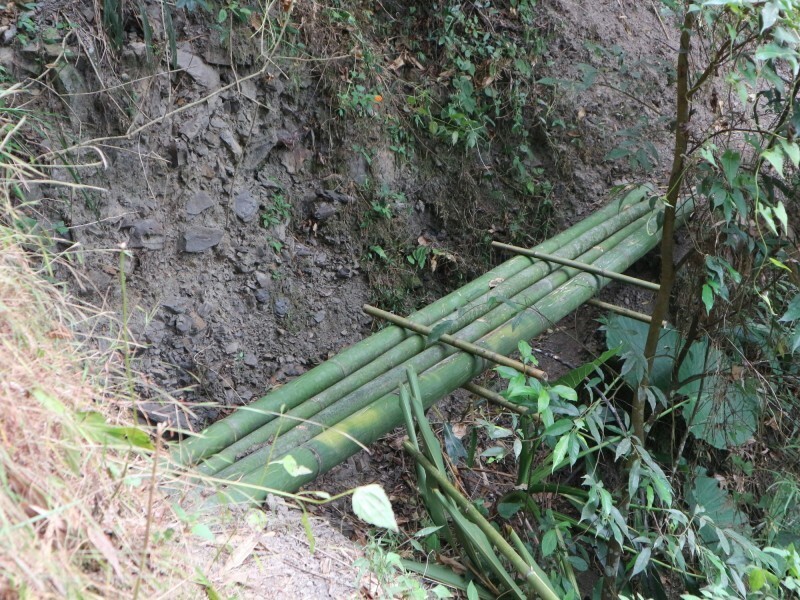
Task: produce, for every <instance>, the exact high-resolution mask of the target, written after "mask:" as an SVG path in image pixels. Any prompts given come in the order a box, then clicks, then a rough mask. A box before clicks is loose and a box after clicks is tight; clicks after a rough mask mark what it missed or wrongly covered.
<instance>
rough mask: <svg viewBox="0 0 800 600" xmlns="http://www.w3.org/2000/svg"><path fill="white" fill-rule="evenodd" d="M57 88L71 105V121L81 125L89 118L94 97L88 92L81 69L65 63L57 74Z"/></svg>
mask: <svg viewBox="0 0 800 600" xmlns="http://www.w3.org/2000/svg"><path fill="white" fill-rule="evenodd" d="M55 82H56V90H58V91H59V92H60V93H61V94H62V95H63V97H65V98H66V100H67V102H68V103H69V107H70V121H72V122H73V123H75V124H77V125H80V124H82V123H85V122H86V121H87V120H88V119H89V115H90V114H91V112H92V103H93V102H94V97H93V96H92V95H91V94H87V93H86V91H87V90H86V82H85V81H84V80H83V76H82V75H81V74H80V71H78V69H76V68H75V67H73V66H72V65H70V64H68V63H63V64H62V66H61V68H59V70H58V73H57V75H56V79H55Z"/></svg>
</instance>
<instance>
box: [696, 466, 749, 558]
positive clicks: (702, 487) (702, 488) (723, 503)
mask: <svg viewBox="0 0 800 600" xmlns="http://www.w3.org/2000/svg"><path fill="white" fill-rule="evenodd" d="M686 500H687V502H688V504H689V508H690V509H691V510H693V511H694V510H696V509H697V507H698V506H701V507H703V508H704V509H705V515H706V516H707V517H708V518H709V519H711V521H712V522H713V525H710V524H708V525H704V526H703V527H701V528H700V532H699V533H700V538H701V539H702V540H703V541H704V542H705V543H706V544H713V545H716V544H717V543H719V542H720V541H721V540H720V539H719V536H718V530H719V531H721V530H723V529H728V530H731V529H732V530H734V531H737V532H739V533H741V534H744V535H747V536H749V535H750V534H751V533H752V531H751V528H750V524H749V521H748V518H747V515H745V514H744V513H742V512H741V511H740V510H739V509H738V508H737V506H736V503H735V502H734V500H733V498H732V497H731V496H730V494H728V492H727V490H724V489H722V488H721V487H720V486H719V482H718V481H717V480H716V479H714V478H713V477H707V476H706V475H698V476H697V477H695V479H694V481H693V482H692V485H691V487H690V488H689V492H688V494H687V495H686ZM723 537H724V536H723ZM726 541H727V540H726Z"/></svg>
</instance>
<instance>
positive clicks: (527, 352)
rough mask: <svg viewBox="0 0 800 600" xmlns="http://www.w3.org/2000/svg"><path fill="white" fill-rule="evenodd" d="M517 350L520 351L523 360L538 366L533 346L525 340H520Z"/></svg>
mask: <svg viewBox="0 0 800 600" xmlns="http://www.w3.org/2000/svg"><path fill="white" fill-rule="evenodd" d="M517 348H518V349H519V354H520V356H522V358H523V360H525V361H531V362H533V363H534V364H536V362H537V361H536V357H535V356H534V355H533V348H531V345H530V344H529V343H528V342H526V341H525V340H520V341H519V343H518V344H517Z"/></svg>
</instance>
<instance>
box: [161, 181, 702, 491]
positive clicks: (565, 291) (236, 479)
mask: <svg viewBox="0 0 800 600" xmlns="http://www.w3.org/2000/svg"><path fill="white" fill-rule="evenodd" d="M649 192H650V190H648V189H646V188H637V189H636V190H634V191H632V192H630V193H629V194H628V195H627V196H626V197H625V198H623V199H621V200H617V201H614V202H612V203H611V204H609V205H608V206H606V207H604V208H602V209H600V210H599V211H597V212H595V213H594V214H592V215H591V216H589V217H588V218H586V219H584V220H583V221H581V222H579V223H577V224H576V225H574V226H572V227H570V228H569V229H567V230H565V231H563V232H562V233H560V234H558V235H556V236H555V237H553V238H551V239H549V240H547V241H546V242H544V243H542V244H539V245H538V246H536V247H535V248H533V249H531V250H523V249H519V248H514V247H510V246H505V245H503V244H495V245H496V246H498V247H501V248H504V249H506V250H511V251H513V252H515V253H516V254H517V256H515V257H514V258H512V259H510V260H508V261H506V262H505V263H503V264H501V265H500V266H498V267H496V268H494V269H492V270H491V271H489V272H487V273H486V274H485V275H483V276H482V277H479V278H478V279H475V280H474V281H472V282H471V283H468V284H467V285H465V286H463V287H461V288H459V289H458V290H456V291H454V292H452V293H451V294H449V295H447V296H445V297H443V298H441V299H440V300H438V301H436V302H434V303H432V304H430V305H428V306H427V307H425V308H423V309H422V310H420V311H418V312H415V313H414V314H412V315H410V316H409V317H408V318H407V319H403V318H400V317H397V316H395V315H392V314H391V313H386V312H384V311H379V310H378V309H375V308H372V307H365V311H366V312H367V313H368V314H370V315H372V316H373V317H376V318H381V319H385V320H388V321H390V322H391V323H392V324H391V325H389V326H388V327H386V328H385V329H383V330H381V331H379V332H378V333H375V334H373V335H371V336H369V337H367V338H365V339H364V340H362V341H361V342H358V343H356V344H354V345H352V346H350V347H349V348H346V349H345V350H343V351H341V352H340V353H339V354H337V355H336V356H335V357H333V358H331V359H329V360H327V361H326V362H324V363H322V364H320V365H318V366H317V367H315V368H313V369H312V370H310V371H308V372H307V373H305V374H303V375H301V376H300V377H298V378H296V379H294V380H292V381H291V382H289V383H287V384H286V385H284V386H282V387H280V388H278V389H276V390H274V391H271V392H270V393H268V394H267V395H266V396H264V397H262V398H261V399H259V400H257V401H255V402H253V403H252V404H250V405H248V406H245V407H241V408H239V409H238V410H237V411H236V412H234V413H233V414H231V415H230V416H228V417H227V418H225V419H222V420H220V421H218V422H216V423H214V424H213V425H211V426H210V427H208V428H207V429H205V430H204V431H202V432H201V433H199V434H197V435H194V436H192V437H189V438H187V439H185V440H183V441H182V442H180V443H178V444H175V445H174V446H173V448H172V459H173V461H175V462H176V463H178V464H179V465H182V466H191V465H194V466H195V467H196V470H197V471H198V472H199V473H201V474H203V475H205V476H206V477H208V478H209V479H212V478H213V479H215V480H217V481H219V480H222V481H223V482H225V483H224V484H223V492H224V494H223V495H224V496H225V500H226V501H229V502H260V501H263V500H264V499H265V498H266V496H267V494H268V493H269V492H270V491H274V490H279V491H286V492H294V491H297V490H298V489H299V488H300V487H302V486H303V485H305V484H307V483H309V482H311V481H313V480H314V479H315V478H316V477H318V476H319V475H321V474H323V473H325V472H327V471H329V470H330V469H332V468H333V467H334V466H336V465H337V464H339V463H341V462H343V461H344V460H346V459H347V458H348V457H350V456H352V455H354V454H356V453H357V452H358V451H360V450H361V449H362V447H364V446H367V445H369V444H371V443H373V442H375V441H376V440H377V439H378V438H379V437H381V436H382V435H385V434H386V433H388V432H390V431H391V430H392V429H394V428H395V427H397V426H399V425H401V424H402V423H403V413H402V408H401V403H400V399H399V386H400V384H401V383H403V382H404V381H405V380H406V369H407V367H409V366H410V367H412V368H413V369H414V370H415V371H416V372H417V373H418V374H419V383H420V390H421V396H422V400H423V403H424V405H425V408H426V409H427V408H429V407H430V406H431V405H433V404H434V403H435V402H436V401H438V400H439V399H441V398H442V397H444V396H446V395H447V394H449V393H451V392H453V391H454V390H456V389H458V388H459V387H462V386H469V389H470V390H471V391H477V392H479V393H481V389H480V388H478V387H477V386H474V385H473V384H470V381H471V380H472V379H473V378H475V377H476V376H478V375H480V374H481V373H483V372H484V371H485V370H486V369H488V368H490V367H491V366H493V365H494V364H505V365H507V366H512V367H514V368H516V369H518V370H520V371H524V372H526V374H528V375H530V376H534V377H540V378H546V375H545V374H544V373H543V372H541V371H539V370H538V369H533V368H532V367H530V366H529V365H522V364H521V363H519V362H517V361H513V360H511V359H509V358H507V356H508V355H509V354H511V353H513V352H514V351H515V350H516V349H517V345H518V342H519V341H520V340H529V339H531V338H533V337H535V336H537V335H539V334H540V333H542V332H543V331H545V330H546V329H547V328H548V327H551V326H552V325H553V324H554V323H556V322H557V321H559V320H560V319H562V318H563V317H565V316H567V315H568V314H569V313H571V312H572V311H574V310H576V309H577V308H579V307H580V306H581V305H582V304H584V303H587V302H589V303H593V304H596V305H600V306H602V307H603V308H611V309H613V307H609V305H605V304H604V303H600V302H599V301H597V300H595V299H594V296H596V295H597V293H598V291H599V290H600V289H601V288H602V287H603V286H605V285H607V284H608V283H609V282H610V281H611V280H612V279H621V280H623V281H627V282H629V283H635V284H638V285H643V286H644V287H648V288H649V289H655V290H657V289H658V285H657V284H654V283H649V282H642V281H640V280H634V279H633V278H630V277H626V276H625V275H621V273H622V272H624V271H625V270H627V269H628V268H629V267H630V266H631V265H632V264H633V263H634V262H635V261H637V260H638V259H639V258H641V257H642V256H644V255H645V254H646V253H647V252H648V251H650V250H651V249H652V248H654V247H655V246H656V245H657V244H658V243H659V241H660V238H661V230H660V226H659V222H660V221H659V219H658V216H659V214H660V212H661V211H662V207H661V206H660V202H658V203H657V204H659V206H655V207H654V204H656V202H655V201H654V200H653V199H652V198H646V196H648V195H649ZM690 210H691V207H690V206H689V205H688V203H687V204H685V205H684V206H683V207H681V209H680V210H679V213H678V219H679V220H683V219H685V218H686V217H687V216H688V214H689V212H690ZM643 318H646V317H643ZM287 457H290V458H288V459H287ZM284 459H286V460H284ZM291 459H293V460H294V462H291ZM287 464H292V465H295V464H296V465H297V467H298V468H297V469H291V471H292V472H290V469H288V468H287V466H286V465H287ZM227 482H230V483H227Z"/></svg>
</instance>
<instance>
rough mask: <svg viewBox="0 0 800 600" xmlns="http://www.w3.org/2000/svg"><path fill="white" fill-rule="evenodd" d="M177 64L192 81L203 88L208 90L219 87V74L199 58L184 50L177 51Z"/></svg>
mask: <svg viewBox="0 0 800 600" xmlns="http://www.w3.org/2000/svg"><path fill="white" fill-rule="evenodd" d="M177 63H178V66H179V67H180V68H181V69H183V70H185V71H186V72H187V73H188V74H189V75H190V76H191V77H192V79H194V80H195V81H196V82H197V83H199V84H200V85H202V86H203V87H205V88H208V89H216V88H217V87H219V73H218V72H217V71H216V69H214V68H212V67H209V66H208V65H207V64H206V63H205V62H204V61H203V59H202V58H200V57H199V56H196V55H194V54H191V53H190V52H186V51H184V50H178V52H177Z"/></svg>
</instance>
